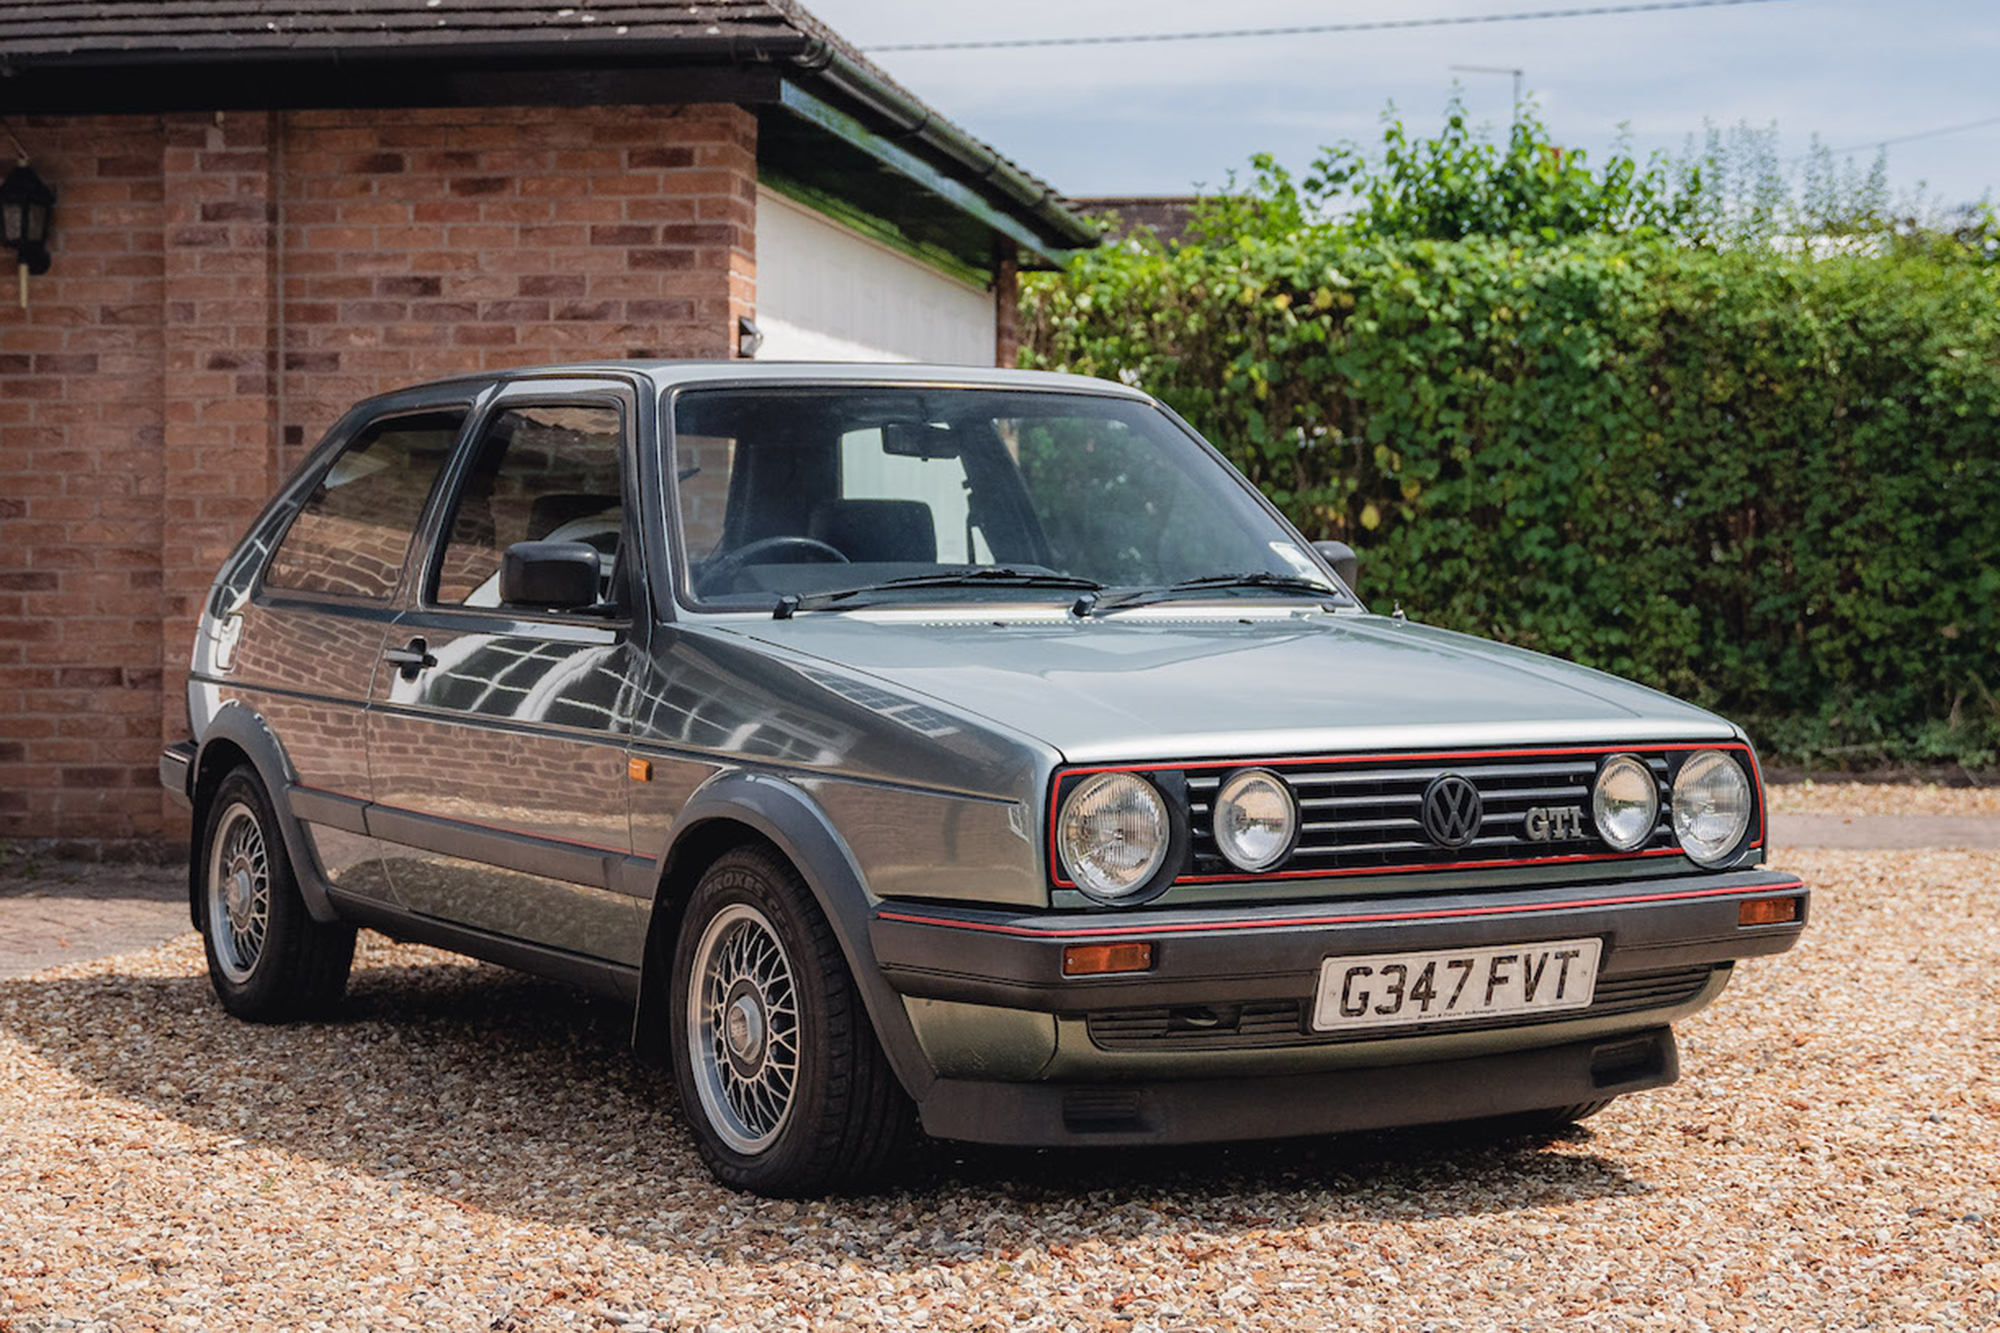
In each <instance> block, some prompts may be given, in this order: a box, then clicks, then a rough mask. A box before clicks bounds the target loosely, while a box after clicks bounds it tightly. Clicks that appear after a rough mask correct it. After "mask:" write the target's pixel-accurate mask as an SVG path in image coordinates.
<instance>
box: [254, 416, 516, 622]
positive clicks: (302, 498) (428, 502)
mask: <svg viewBox="0 0 2000 1333" xmlns="http://www.w3.org/2000/svg"><path fill="white" fill-rule="evenodd" d="M455 408H456V409H459V410H462V411H463V412H464V413H465V416H464V419H463V420H461V421H460V422H459V425H458V434H457V435H455V436H453V437H452V442H451V446H450V448H449V450H448V451H447V452H446V454H445V458H444V461H443V462H442V463H440V464H439V465H438V470H437V475H436V476H434V477H432V478H431V484H430V489H429V490H428V491H426V492H425V493H424V502H423V504H422V505H421V506H420V507H419V508H418V509H417V520H416V522H415V523H414V524H413V525H412V526H411V528H410V540H409V544H408V545H406V546H405V547H404V548H403V563H402V566H401V568H400V569H398V570H397V571H396V582H395V584H394V586H392V587H391V588H390V589H389V592H388V595H387V596H384V597H363V596H361V595H360V594H359V593H345V592H324V591H321V590H320V589H318V588H294V587H291V586H289V585H287V584H283V583H268V582H266V579H267V578H268V576H269V575H270V572H271V566H272V564H273V563H274V562H276V560H277V558H278V553H279V552H280V551H282V550H284V549H285V542H286V541H287V540H288V539H289V538H290V537H291V535H292V528H293V526H294V525H296V524H297V523H298V521H299V519H300V517H301V516H303V515H304V513H305V512H306V505H307V504H308V503H310V502H311V500H312V497H313V495H314V493H315V492H317V491H318V490H319V488H320V483H321V482H323V481H325V480H326V474H327V473H329V472H331V471H332V470H333V465H334V464H335V463H338V462H339V461H340V460H341V459H342V458H344V457H346V455H347V451H348V450H349V449H350V448H352V447H353V445H354V442H355V441H356V440H357V439H359V438H360V437H361V436H362V435H363V434H365V433H366V432H368V431H369V430H371V429H372V428H374V427H375V426H376V425H377V424H379V423H381V422H385V421H393V420H395V419H396V418H398V417H421V416H430V415H432V414H434V413H438V412H449V411H451V410H453V409H455ZM478 409H479V400H478V397H477V396H476V395H475V396H473V397H469V398H461V397H452V398H446V399H439V400H437V401H435V402H406V401H398V402H397V404H396V405H395V406H393V407H384V408H382V409H381V410H380V411H378V412H375V413H373V414H371V415H369V416H366V417H363V418H361V419H360V420H358V421H356V422H355V423H354V425H353V426H352V427H351V428H350V429H349V430H348V431H347V432H346V433H345V434H343V435H342V436H341V437H340V439H339V441H338V442H337V443H335V444H334V445H333V446H332V447H331V448H329V449H327V450H326V452H325V457H323V458H322V459H321V460H320V461H319V463H318V465H317V466H315V467H314V468H313V469H312V470H311V472H310V473H309V474H308V475H307V476H304V477H301V478H300V479H299V482H298V485H297V489H296V491H295V494H296V495H297V496H298V503H296V504H294V505H293V506H292V512H291V513H290V514H287V515H286V516H285V521H284V523H283V525H282V526H281V527H280V528H279V530H278V532H277V534H276V535H275V536H274V537H273V538H272V540H271V549H270V550H269V551H268V552H267V553H266V554H265V555H264V558H263V560H262V561H260V562H259V563H258V566H257V578H256V581H255V582H254V583H252V584H251V587H250V600H251V601H252V602H253V603H255V604H257V605H260V606H262V605H269V604H272V603H309V604H313V605H325V606H329V607H349V608H355V609H364V610H371V611H380V610H387V611H388V612H390V613H391V614H392V615H393V614H394V613H395V611H396V610H397V609H398V608H399V607H400V606H401V605H402V603H403V601H404V597H403V592H404V589H406V588H407V587H408V586H409V582H410V564H411V557H412V556H413V555H414V554H415V553H416V551H417V549H418V547H419V546H421V545H422V542H423V536H424V526H425V519H426V517H427V516H428V515H429V514H430V511H431V507H432V506H433V505H434V504H436V503H437V497H438V490H439V488H440V487H441V486H443V484H444V481H445V478H446V477H447V476H449V475H450V474H452V473H453V472H454V471H455V469H456V466H457V462H458V457H459V455H460V454H461V453H463V452H464V449H465V432H466V430H467V428H468V427H470V426H471V424H472V422H473V420H474V418H475V417H477V416H478V415H479V410H478Z"/></svg>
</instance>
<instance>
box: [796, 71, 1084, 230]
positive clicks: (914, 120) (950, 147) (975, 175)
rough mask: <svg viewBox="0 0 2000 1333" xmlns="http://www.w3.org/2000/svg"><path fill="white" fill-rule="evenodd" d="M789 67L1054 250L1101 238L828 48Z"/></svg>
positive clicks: (1011, 170)
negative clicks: (1001, 202) (1013, 212)
mask: <svg viewBox="0 0 2000 1333" xmlns="http://www.w3.org/2000/svg"><path fill="white" fill-rule="evenodd" d="M791 63H792V64H793V65H795V66H796V67H797V68H798V69H799V70H800V71H801V72H803V73H808V74H811V75H812V76H813V77H814V78H815V79H816V80H818V81H819V82H821V83H823V84H825V85H826V86H827V88H828V89H829V90H830V91H832V92H834V93H836V94H838V95H839V96H840V97H842V98H844V99H846V100H847V101H849V102H851V103H854V104H855V105H857V106H859V107H860V108H861V109H862V110H863V111H864V112H866V113H868V114H869V115H870V116H872V117H874V118H877V119H879V120H883V121H886V122H888V124H889V125H890V126H892V127H893V128H892V129H890V130H889V131H888V132H886V133H884V134H883V137H884V138H887V139H890V140H901V141H905V142H910V143H914V144H916V145H919V146H921V147H923V148H926V149H929V150H930V151H931V152H934V153H937V154H939V155H941V156H943V157H945V158H947V159H948V160H950V161H951V162H952V163H953V164H954V165H955V166H956V167H957V168H959V169H960V170H961V171H962V172H963V173H964V174H965V175H967V176H969V177H970V178H971V179H973V180H975V181H977V182H979V183H980V184H981V185H984V186H985V187H987V188H988V189H990V190H992V191H993V192H994V193H995V194H997V195H999V196H1000V197H1001V198H1003V199H1005V200H1006V201H1007V202H1009V203H1010V204H1012V205H1013V206H1014V207H1016V208H1018V209H1020V210H1021V211H1023V212H1025V213H1026V214H1027V215H1028V216H1029V217H1030V218H1032V219H1033V221H1034V222H1035V223H1036V224H1037V230H1039V231H1041V232H1042V233H1043V234H1044V235H1046V236H1047V237H1048V238H1049V239H1050V241H1051V242H1053V243H1055V244H1056V245H1057V246H1058V247H1059V248H1061V249H1065V250H1080V249H1088V248H1090V247H1092V246H1095V245H1096V244H1097V243H1098V241H1099V240H1100V239H1101V237H1100V234H1099V232H1098V230H1097V228H1096V227H1094V226H1092V225H1091V224H1090V223H1088V222H1085V221H1084V220H1083V219H1082V218H1080V217H1078V216H1077V215H1076V214H1074V213H1072V212H1070V210H1069V209H1068V208H1067V207H1066V206H1065V205H1064V203H1063V200H1062V197H1061V196H1060V195H1058V194H1057V193H1056V192H1055V191H1054V190H1053V189H1051V188H1049V187H1048V186H1046V185H1043V184H1041V183H1039V182H1038V181H1035V180H1034V179H1032V178H1030V177H1029V176H1027V175H1026V174H1024V173H1023V172H1021V171H1020V170H1018V169H1016V168H1015V167H1014V166H1013V165H1011V164H1010V163H1008V162H1007V161H1006V160H1004V159H1003V158H1001V157H1000V156H999V155H997V154H996V153H994V152H993V150H992V149H990V148H987V147H986V146H985V145H984V144H981V143H980V142H979V141H978V140H976V139H973V138H972V137H971V136H970V135H967V134H966V133H965V132H964V131H963V130H960V129H959V128H958V127H957V126H956V125H953V124H952V123H951V122H949V121H947V120H944V119H942V118H940V117H938V116H936V115H934V114H932V112H931V110H930V108H928V107H926V106H925V105H924V104H923V103H921V102H919V101H917V100H916V99H915V98H913V97H911V96H910V95H909V94H908V93H906V92H904V91H903V90H902V89H900V88H898V87H896V86H895V85H893V84H891V83H888V82H887V81H886V80H884V79H883V77H882V76H881V75H880V74H879V73H878V72H876V71H875V70H873V69H871V68H869V67H868V66H866V65H864V64H862V63H861V62H860V61H857V60H855V59H854V58H853V57H852V56H849V55H848V54H846V53H845V52H843V51H841V50H840V49H838V48H837V47H835V46H833V45H832V44H831V43H828V42H825V41H822V40H818V39H815V40H814V41H813V43H812V45H811V48H810V49H808V50H806V51H804V52H802V53H800V54H798V55H795V56H793V57H792V58H791Z"/></svg>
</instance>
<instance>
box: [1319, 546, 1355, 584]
mask: <svg viewBox="0 0 2000 1333" xmlns="http://www.w3.org/2000/svg"><path fill="white" fill-rule="evenodd" d="M1313 550H1315V551H1318V552H1319V558H1320V559H1322V560H1324V561H1326V563H1328V564H1329V565H1332V566H1333V572H1334V573H1336V574H1338V575H1340V581H1341V582H1342V583H1345V584H1346V585H1347V586H1348V587H1350V588H1352V589H1354V591H1355V592H1357V593H1358V592H1360V591H1361V581H1360V580H1361V557H1360V556H1358V555H1356V554H1355V553H1354V548H1353V547H1352V546H1349V545H1348V544H1347V543H1346V542H1314V543H1313Z"/></svg>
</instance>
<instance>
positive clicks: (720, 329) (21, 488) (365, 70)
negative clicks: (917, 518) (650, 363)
mask: <svg viewBox="0 0 2000 1333" xmlns="http://www.w3.org/2000/svg"><path fill="white" fill-rule="evenodd" d="M135 15H136V16H135ZM0 122H4V129H5V131H6V133H7V134H8V135H11V136H12V140H11V141H10V140H9V139H8V138H6V137H5V136H0V152H6V153H8V154H17V153H18V154H19V155H22V156H26V157H28V158H30V159H31V161H32V167H33V170H34V171H35V172H36V173H37V174H38V175H39V177H40V178H41V179H42V180H43V181H45V182H46V183H47V184H48V185H50V186H51V187H53V189H54V190H55V192H56V197H57V202H56V205H55V208H54V220H53V229H52V235H51V238H50V245H49V250H50V253H51V255H52V265H51V268H50V270H49V272H47V273H46V274H44V275H41V276H38V277H35V278H33V279H32V280H31V283H30V287H29V304H28V307H27V308H26V309H25V310H24V309H21V308H19V306H18V305H17V303H16V302H15V300H14V299H12V297H13V291H12V284H11V283H9V284H8V285H7V286H6V287H4V288H0V294H4V299H3V300H0V837H24V838H53V839H59V840H63V841H66V842H82V843H87V844H90V845H92V846H95V847H98V848H102V849H105V850H115V849H117V848H119V847H120V846H121V845H126V844H134V845H141V844H144V843H146V842H147V841H148V840H152V839H157V838H159V837H160V836H161V835H163V834H164V835H167V836H169V837H175V836H183V834H182V831H181V830H180V828H179V827H178V821H176V820H174V819H172V818H170V817H169V816H168V814H167V811H168V810H170V809H172V807H167V806H165V805H163V802H162V798H161V795H160V793H159V791H158V789H157V787H156V785H155V781H156V780H155V776H154V764H155V758H156V755H157V753H158V750H159V747H160V743H161V741H162V740H163V739H165V738H174V737H178V736H179V735H181V734H182V731H183V728H184V717H183V703H182V699H181V688H180V679H181V675H182V672H183V671H184V669H185V664H186V662H187V659H188V652H189V644H190V637H191V633H192V624H193V619H192V617H193V612H194V608H195V607H196V606H197V605H198V604H199V601H200V598H201V596H202V593H203V592H204V591H205V589H206V587H207V585H208V581H209V579H210V577H211V575H212V574H213V572H214V569H215V567H216V565H217V564H218V562H219V561H220V560H221V559H222V557H223V556H224V554H225V553H226V552H227V550H228V549H229V547H230V546H231V544H232V543H233V542H234V541H235V539H236V537H237V536H238V535H239V534H240V532H241V531H242V530H243V528H244V527H245V526H246V525H247V524H248V523H249V521H250V520H251V518H253V517H254V516H255V514H256V512H257V511H258V510H259V509H260V508H261V506H262V504H263V502H264V500H265V498H266V496H268V495H269V494H270V492H271V491H272V490H273V489H274V488H275V487H276V486H277V484H278V483H279V481H280V480H281V479H282V478H283V477H284V476H285V475H286V474H287V473H288V472H289V471H290V470H291V469H292V468H293V467H295V466H296V465H297V463H298V462H299V461H300V459H301V458H302V457H303V456H304V454H305V452H306V451H307V450H308V449H309V448H310V447H311V445H312V444H313V443H314V442H315V441H316V440H317V438H318V437H319V435H320V433H321V432H322V431H323V430H324V429H325V428H326V427H327V426H328V425H330V424H331V423H332V421H333V420H334V418H335V417H336V416H337V415H338V414H339V413H340V412H341V411H342V410H343V409H344V408H345V407H346V406H347V405H348V404H349V403H351V402H352V401H353V400H354V399H356V398H359V397H362V396H365V395H368V394H372V393H376V392H378V391H381V390H384V389H388V388H392V387H394V386H397V385H401V384H407V383H411V382H414V381H418V380H423V379H428V378H432V377H435V376H439V375H446V374H451V373H455V372H460V371H465V370H468V369H480V368H491V367H498V366H503V365H519V364H527V363H536V362H547V361H564V360H579V359H586V358H603V357H624V356H635V357H651V356H672V357H728V356H732V355H739V354H743V353H745V352H748V351H751V350H753V348H752V344H753V343H754V342H755V338H754V337H751V338H749V339H747V340H746V335H748V334H761V335H762V337H763V338H764V340H765V341H764V346H763V347H762V349H761V354H762V355H764V356H766V357H770V356H836V357H843V358H848V359H860V358H869V357H882V358H890V359H931V360H945V361H974V360H984V359H987V358H989V357H993V358H997V359H999V360H1002V361H1010V360H1011V359H1012V352H1013V348H1012V336H1011V328H1012V324H1011V321H1012V283H1013V278H1014V274H1015V272H1016V271H1017V270H1018V268H1019V267H1020V266H1022V265H1038V264H1046V263H1048V262H1051V261H1054V260H1057V259H1059V258H1060V257H1061V255H1062V254H1063V253H1064V252H1065V251H1067V250H1071V249H1074V248H1076V247H1079V246H1084V245H1089V244H1091V243H1093V241H1094V236H1093V234H1092V232H1091V231H1090V230H1089V228H1088V227H1087V226H1086V225H1085V224H1083V223H1082V222H1080V221H1079V220H1078V218H1077V217H1076V215H1075V214H1074V213H1072V212H1071V211H1070V210H1069V209H1068V207H1067V206H1066V205H1065V203H1064V201H1063V200H1062V199H1061V198H1059V197H1058V196H1056V195H1055V194H1054V192H1053V191H1051V190H1050V189H1049V187H1048V186H1046V185H1044V184H1042V183H1041V182H1039V181H1037V180H1035V179H1034V178H1033V177H1031V176H1028V175H1027V174H1026V173H1024V172H1022V171H1021V170H1020V169H1018V168H1016V167H1014V166H1013V165H1012V164H1011V163H1008V162H1007V161H1005V160H1004V159H1002V158H1000V157H999V156H998V155H996V154H995V153H994V152H993V151H992V150H991V149H989V148H986V147H984V146H983V145H981V144H979V143H978V142H976V141H975V140H972V139H971V138H969V137H967V136H966V135H965V134H964V133H963V132H962V131H960V130H958V129H957V128H956V127H954V126H953V125H951V124H950V123H949V122H947V121H945V120H943V119H942V118H940V117H938V116H937V115H936V114H935V113H934V112H931V111H930V110H929V109H928V108H926V107H925V106H923V105H922V104H921V103H920V102H918V101H917V100H916V99H914V98H913V97H911V96H910V95H909V94H907V93H905V92H903V91H902V90H901V89H899V88H897V87H896V86H895V85H894V84H893V83H892V82H890V81H889V80H888V79H887V78H886V77H885V76H884V75H883V74H882V73H881V72H880V71H879V70H876V69H875V68H874V67H872V66H871V65H869V64H868V63H867V62H866V61H865V60H863V59H861V58H860V57H859V56H858V55H856V54H855V52H854V51H853V50H852V49H851V48H850V47H848V46H847V45H846V44H844V43H843V42H842V41H840V39H838V38H837V37H835V36H834V35H833V34H831V33H830V32H828V31H827V30H826V29H825V28H824V27H823V26H821V25H820V24H818V23H817V22H816V21H815V20H813V19H812V18H811V17H810V16H809V15H807V14H805V13H803V12H801V11H800V10H798V9H797V8H796V7H794V6H793V5H791V4H790V3H787V2H786V0H777V2H776V3H742V2H738V0H723V3H705V4H702V5H700V6H695V7H689V6H680V7H675V8H671V9H668V8H663V7H661V6H657V5H652V4H638V3H610V4H601V5H595V6H579V7H578V8H576V9H566V8H559V7H558V6H555V5H553V4H524V3H521V0H346V2H345V3H343V4H341V5H338V6H335V5H327V4H313V3H308V2H306V0H298V2H296V3H268V4H260V5H248V4H244V3H241V0H154V3H151V4H149V5H146V6H136V5H129V4H119V5H113V4H96V3H84V2H82V0H17V3H13V4H11V5H9V6H7V7H5V8H4V9H0ZM16 141H17V142H16ZM5 165H9V164H0V167H4V166H5ZM11 258H12V256H11V255H9V254H5V253H0V262H5V261H8V260H11ZM9 267H11V264H9Z"/></svg>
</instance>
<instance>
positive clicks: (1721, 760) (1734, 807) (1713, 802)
mask: <svg viewBox="0 0 2000 1333" xmlns="http://www.w3.org/2000/svg"><path fill="white" fill-rule="evenodd" d="M1751 800H1752V796H1751V792H1750V780H1749V779H1748V778H1746V777H1744V776H1743V770H1742V769H1741V768H1739V767H1737V764H1736V761H1735V760H1734V759H1731V758H1730V757H1729V756H1728V755H1726V754H1722V753H1720V752H1719V751H1716V750H1702V751H1700V752H1699V753H1696V754H1694V755H1691V756H1689V757H1688V761H1687V762H1686V763H1684V764H1682V765H1681V771H1680V773H1679V774H1678V775H1676V776H1675V778H1674V833H1675V834H1676V835H1678V836H1679V838H1680V840H1681V849H1682V850H1683V851H1685V852H1686V853H1687V854H1688V855H1689V856H1690V857H1692V858H1693V859H1694V860H1696V861H1699V862H1701V863H1702V864H1703V865H1709V864H1711V863H1713V862H1716V861H1720V860H1721V859H1722V858H1723V857H1725V856H1727V855H1728V854H1729V853H1730V852H1731V851H1733V850H1734V849H1735V847H1736V844H1737V843H1739V842H1741V841H1742V840H1743V834H1744V831H1745V830H1746V829H1748V828H1749V827H1750V802H1751Z"/></svg>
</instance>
